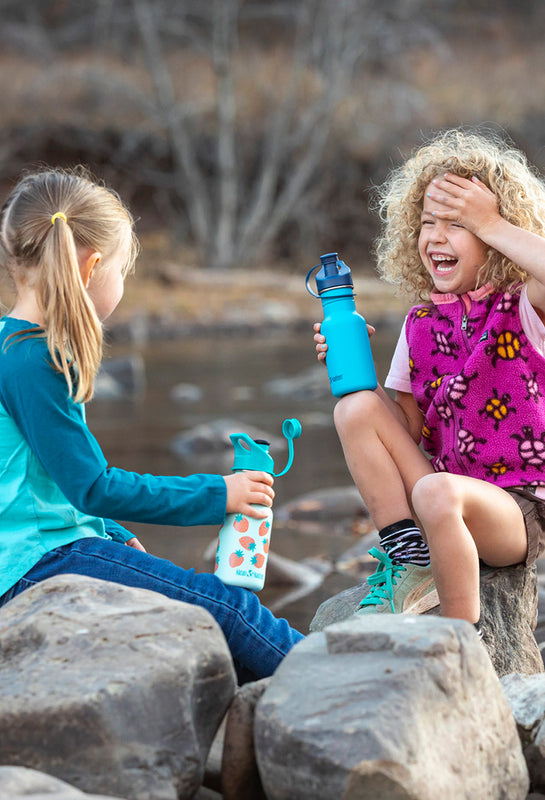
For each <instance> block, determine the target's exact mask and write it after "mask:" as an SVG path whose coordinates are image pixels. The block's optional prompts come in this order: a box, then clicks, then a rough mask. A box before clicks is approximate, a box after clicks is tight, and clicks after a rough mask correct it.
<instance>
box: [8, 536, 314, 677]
mask: <svg viewBox="0 0 545 800" xmlns="http://www.w3.org/2000/svg"><path fill="white" fill-rule="evenodd" d="M68 573H69V574H77V575H87V576H89V577H91V578H99V579H101V580H105V581H112V582H113V583H121V584H123V585H124V586H136V587H138V588H140V589H151V590H152V591H154V592H159V593H160V594H164V595H166V596H167V597H171V598H173V599H174V600H183V601H184V602H185V603H191V604H193V605H198V606H202V607H203V608H206V609H207V611H209V612H210V613H211V614H212V616H213V617H214V619H215V620H216V622H217V623H218V624H219V626H220V627H221V629H222V631H223V633H224V635H225V638H226V640H227V644H228V645H229V649H230V651H231V655H232V657H233V661H234V662H235V666H236V668H237V672H238V674H239V677H242V678H243V679H244V680H257V679H259V678H264V677H267V676H268V675H272V673H273V672H274V670H275V669H276V667H277V666H278V664H279V663H280V661H281V660H282V659H283V657H284V656H285V655H286V653H287V652H288V651H289V650H290V649H291V648H292V647H293V645H294V644H296V643H297V642H298V641H300V640H301V639H303V638H304V637H303V636H302V634H300V633H299V632H298V631H296V630H294V629H293V628H291V627H290V626H289V624H288V623H287V621H286V620H285V619H277V618H276V617H275V616H274V615H273V614H272V613H271V612H270V611H269V610H268V609H267V608H265V607H264V606H263V605H261V603H260V602H259V600H258V599H257V597H256V595H255V594H254V593H253V592H251V591H248V590H247V589H240V588H238V587H235V586H226V585H225V584H224V583H222V582H221V581H220V579H219V578H217V577H216V576H215V575H212V574H208V573H196V572H195V570H193V569H188V570H186V569H182V568H181V567H178V566H176V565H175V564H173V563H172V562H170V561H167V560H166V559H163V558H158V557H157V556H153V555H151V554H150V553H143V552H142V551H140V550H135V549H134V548H132V547H128V546H127V545H124V544H119V543H118V542H112V541H109V540H107V539H100V538H99V537H90V538H87V539H78V540H77V541H76V542H72V544H67V545H63V546H62V547H57V548H56V549H55V550H51V551H50V552H49V553H46V555H44V556H43V557H42V558H41V559H40V561H38V563H37V564H35V566H34V567H32V569H30V570H29V571H28V572H27V573H26V575H25V576H24V577H23V578H21V579H20V580H19V581H18V582H17V583H16V584H15V585H14V586H12V588H11V589H10V590H9V591H7V592H6V593H5V594H4V595H3V596H2V597H0V605H3V604H4V603H7V602H8V600H11V599H12V598H13V597H15V596H16V595H17V594H20V592H23V591H24V590H25V589H28V588H30V587H31V586H34V585H35V584H36V583H39V582H40V581H43V580H46V578H51V577H52V576H54V575H62V574H68Z"/></svg>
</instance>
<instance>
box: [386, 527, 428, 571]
mask: <svg viewBox="0 0 545 800" xmlns="http://www.w3.org/2000/svg"><path fill="white" fill-rule="evenodd" d="M378 535H379V536H380V543H381V545H382V547H383V548H384V549H385V551H386V552H387V553H388V555H389V556H390V558H391V559H392V561H394V562H395V563H396V564H416V565H417V566H418V567H427V566H428V564H429V563H430V551H429V550H428V545H427V544H426V542H425V541H424V539H423V538H422V534H421V533H420V530H419V528H418V526H417V525H416V522H415V521H414V519H402V520H400V521H399V522H393V523H392V524H391V525H387V526H386V527H385V528H382V530H380V531H379V532H378Z"/></svg>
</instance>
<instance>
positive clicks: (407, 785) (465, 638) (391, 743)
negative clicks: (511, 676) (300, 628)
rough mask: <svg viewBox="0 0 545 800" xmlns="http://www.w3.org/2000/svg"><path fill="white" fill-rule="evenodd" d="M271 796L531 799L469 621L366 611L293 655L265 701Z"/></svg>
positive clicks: (506, 714) (265, 760)
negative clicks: (527, 797)
mask: <svg viewBox="0 0 545 800" xmlns="http://www.w3.org/2000/svg"><path fill="white" fill-rule="evenodd" d="M255 742H256V751H257V759H258V764H259V769H260V773H261V778H262V781H263V786H264V788H265V792H266V795H267V798H269V800H297V799H298V798H313V800H331V798H341V797H342V798H345V799H348V798H354V800H356V798H364V797H376V798H379V797H380V798H381V800H401V798H404V799H405V800H409V798H410V800H436V798H437V797H442V798H445V800H447V799H448V800H459V799H460V798H464V797H465V798H472V800H496V799H497V800H500V798H501V800H519V799H520V800H524V798H526V795H527V793H528V786H529V783H528V773H527V768H526V764H525V760H524V757H523V754H522V748H521V744H520V740H519V738H518V735H517V730H516V725H515V722H514V719H513V716H512V714H511V711H510V709H509V706H508V703H507V701H506V700H505V697H504V695H503V692H502V689H501V685H500V683H499V680H498V678H497V676H496V675H495V673H494V670H493V668H492V666H491V663H490V660H489V658H488V657H487V655H486V651H485V650H484V648H483V646H482V644H481V642H480V641H479V639H478V637H477V635H476V633H475V631H474V629H473V628H472V626H470V625H469V624H468V623H465V622H462V621H459V620H446V619H443V618H437V617H421V616H420V617H417V616H401V615H396V616H393V615H391V616H390V615H388V616H386V615H381V616H380V617H377V616H376V615H373V616H371V617H358V618H355V619H352V620H350V621H349V622H345V623H340V624H338V625H333V626H330V627H329V628H327V629H326V630H325V631H324V632H322V633H315V634H312V635H311V636H309V637H308V638H307V639H306V640H305V641H304V642H302V643H300V644H299V645H298V646H297V647H296V648H294V650H293V651H292V652H291V653H290V654H289V655H288V656H287V658H286V659H285V660H284V662H283V663H282V664H281V665H280V667H279V669H278V670H277V672H276V673H275V675H274V676H273V678H272V680H271V683H270V685H269V687H268V688H267V690H266V692H265V694H264V695H263V697H262V698H261V700H260V701H259V703H258V706H257V712H256V723H255Z"/></svg>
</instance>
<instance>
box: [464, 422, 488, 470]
mask: <svg viewBox="0 0 545 800" xmlns="http://www.w3.org/2000/svg"><path fill="white" fill-rule="evenodd" d="M462 425H463V421H462V420H460V427H459V430H458V449H459V452H460V455H462V456H465V458H467V459H469V461H471V462H472V463H475V458H474V457H473V456H474V455H475V456H476V455H479V451H478V450H477V445H478V444H486V439H482V438H481V437H479V436H475V434H474V433H471V431H468V430H467V428H464V427H462Z"/></svg>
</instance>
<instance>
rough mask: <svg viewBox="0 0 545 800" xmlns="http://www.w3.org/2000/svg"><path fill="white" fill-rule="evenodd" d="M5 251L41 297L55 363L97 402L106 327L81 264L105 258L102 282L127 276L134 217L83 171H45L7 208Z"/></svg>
mask: <svg viewBox="0 0 545 800" xmlns="http://www.w3.org/2000/svg"><path fill="white" fill-rule="evenodd" d="M0 245H1V247H0V253H1V255H2V258H3V260H4V261H5V266H6V268H7V270H8V272H9V273H10V274H11V275H12V277H13V278H14V279H15V280H16V281H19V283H20V284H27V285H29V286H32V288H33V289H34V291H35V296H36V300H37V303H38V305H39V308H40V311H41V314H42V316H43V320H44V326H43V327H44V335H45V337H46V339H47V346H48V349H49V353H50V355H51V359H52V362H53V364H54V366H55V368H56V369H58V370H59V372H62V373H63V375H64V377H65V378H66V382H67V384H68V389H69V393H70V395H73V396H74V399H75V400H76V401H77V402H84V401H87V400H89V399H90V398H91V396H92V394H93V386H94V380H95V377H96V373H97V370H98V367H99V364H100V359H101V356H102V326H101V322H100V320H99V318H98V316H97V313H96V311H95V307H94V304H93V302H92V300H91V299H90V297H89V295H88V293H87V291H86V287H85V285H84V282H83V279H82V276H81V272H80V262H79V259H81V258H82V257H84V254H85V252H87V251H88V252H90V253H100V255H101V258H100V261H99V262H97V265H96V267H95V272H96V273H99V274H100V273H104V272H106V271H107V270H108V268H109V266H110V265H111V264H112V262H113V261H115V262H116V263H119V259H121V264H122V273H123V275H126V274H127V272H128V271H129V270H130V269H131V268H132V266H133V264H134V261H135V258H136V254H137V252H138V243H137V241H136V237H135V235H134V230H133V220H132V217H131V215H130V213H129V212H128V210H127V209H126V208H125V207H124V205H123V204H122V202H121V200H120V199H119V197H118V196H117V195H116V194H115V193H114V192H112V191H110V190H109V189H107V188H105V187H104V186H102V185H100V184H98V183H97V182H96V181H94V180H92V179H91V178H90V177H89V176H87V175H86V174H85V173H84V172H83V171H82V170H81V169H78V170H76V171H64V170H44V171H43V172H37V173H33V174H30V175H27V176H26V177H24V178H23V179H22V180H21V181H20V182H19V184H18V185H17V186H16V187H15V189H14V190H13V192H12V193H11V195H10V197H9V198H8V200H7V202H6V203H5V205H4V207H3V209H2V212H1V219H0ZM114 257H115V258H114ZM98 279H99V280H100V277H99V278H98ZM36 332H37V329H35V328H33V329H31V330H28V331H22V332H21V333H20V334H19V335H20V336H30V335H36Z"/></svg>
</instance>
